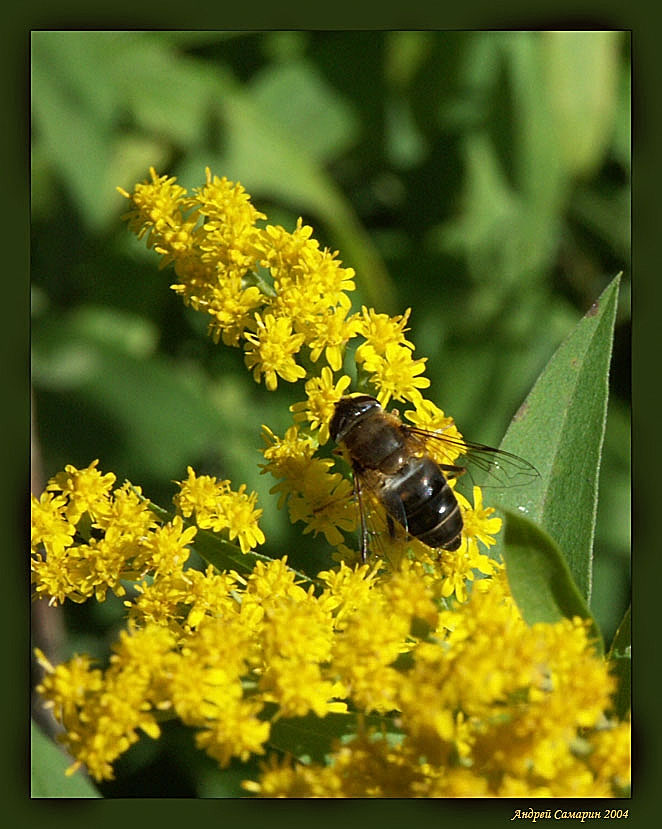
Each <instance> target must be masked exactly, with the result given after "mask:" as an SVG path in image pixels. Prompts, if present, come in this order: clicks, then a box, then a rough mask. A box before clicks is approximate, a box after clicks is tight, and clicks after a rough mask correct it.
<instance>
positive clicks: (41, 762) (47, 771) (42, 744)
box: [30, 722, 101, 798]
mask: <svg viewBox="0 0 662 829" xmlns="http://www.w3.org/2000/svg"><path fill="white" fill-rule="evenodd" d="M30 744H31V745H30V747H31V757H32V781H31V796H32V797H48V798H53V797H66V798H81V797H101V795H100V794H99V792H98V791H97V790H96V789H95V788H94V786H93V785H92V783H90V781H89V780H88V779H87V777H85V775H84V774H83V772H82V771H77V772H75V773H74V774H72V775H71V776H69V777H67V776H66V774H65V772H66V770H67V769H68V768H69V766H70V765H71V763H72V759H71V757H68V756H67V755H66V754H65V753H64V752H63V751H62V749H60V748H58V746H56V745H55V743H54V742H53V741H52V740H51V739H49V738H48V737H47V736H46V735H45V734H44V732H43V731H42V730H41V729H40V728H39V726H37V725H36V724H35V723H34V722H31V723H30Z"/></svg>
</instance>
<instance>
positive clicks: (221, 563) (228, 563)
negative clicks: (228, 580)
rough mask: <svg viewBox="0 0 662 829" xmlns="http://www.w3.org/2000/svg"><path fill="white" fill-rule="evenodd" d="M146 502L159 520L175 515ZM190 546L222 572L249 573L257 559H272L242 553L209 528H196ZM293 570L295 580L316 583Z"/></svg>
mask: <svg viewBox="0 0 662 829" xmlns="http://www.w3.org/2000/svg"><path fill="white" fill-rule="evenodd" d="M148 504H149V508H150V509H151V510H152V512H154V513H155V514H156V515H157V516H158V517H159V518H160V519H161V521H171V520H172V518H173V516H174V515H175V513H174V512H170V511H168V510H165V509H163V507H160V506H159V505H158V504H155V503H154V502H153V501H148ZM184 523H185V525H186V526H187V527H192V526H195V524H194V523H193V522H192V521H184ZM191 546H192V547H193V548H194V550H195V551H196V553H198V555H200V556H201V557H202V558H203V559H204V560H205V561H206V562H207V564H211V565H213V566H214V567H215V568H216V569H217V570H218V571H219V572H223V570H235V571H236V572H238V573H247V574H250V573H252V572H253V570H254V569H255V565H256V564H257V563H258V562H259V561H261V562H263V563H265V564H268V563H269V562H271V561H273V559H272V558H269V556H265V555H262V553H256V552H253V551H252V550H249V552H247V553H242V551H241V548H240V547H239V545H238V544H234V543H233V542H232V541H226V540H225V539H224V538H221V536H220V535H218V534H217V533H213V532H211V531H210V530H201V529H199V528H198V532H197V533H196V535H195V538H194V539H193V542H192V544H191ZM290 569H292V568H290ZM293 572H294V574H295V576H296V577H297V581H300V582H306V583H307V584H309V585H310V584H316V582H315V581H314V579H311V578H310V577H309V576H306V575H305V573H301V572H299V571H298V570H293Z"/></svg>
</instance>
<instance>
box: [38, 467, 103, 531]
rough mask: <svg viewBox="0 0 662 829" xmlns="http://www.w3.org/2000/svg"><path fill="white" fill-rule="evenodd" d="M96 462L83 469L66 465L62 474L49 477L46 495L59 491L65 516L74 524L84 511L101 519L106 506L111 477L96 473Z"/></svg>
mask: <svg viewBox="0 0 662 829" xmlns="http://www.w3.org/2000/svg"><path fill="white" fill-rule="evenodd" d="M98 463H99V461H98V460H96V461H92V463H91V464H90V465H89V466H88V467H87V469H80V470H79V469H76V467H75V466H72V465H71V464H67V466H65V468H64V471H63V472H59V473H58V474H57V475H56V476H55V477H54V478H52V479H51V480H50V481H49V483H48V486H47V487H46V489H47V490H48V491H49V492H61V493H62V494H63V495H64V497H65V498H66V499H67V507H66V509H65V515H66V517H67V519H68V520H69V521H71V522H72V523H74V524H76V523H78V521H79V520H80V518H81V516H82V515H83V513H85V512H88V513H89V514H90V515H91V516H92V518H97V517H98V516H102V515H103V513H104V512H105V510H106V509H107V507H108V495H109V493H110V490H111V488H112V486H113V484H114V483H115V475H114V474H113V473H112V472H109V473H108V474H107V475H102V474H101V472H99V471H98V470H97V468H96V467H97V464H98Z"/></svg>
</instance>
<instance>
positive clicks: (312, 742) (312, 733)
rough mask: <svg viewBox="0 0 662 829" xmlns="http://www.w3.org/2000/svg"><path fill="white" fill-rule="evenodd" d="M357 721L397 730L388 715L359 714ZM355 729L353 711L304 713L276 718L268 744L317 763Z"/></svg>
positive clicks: (375, 727) (394, 731)
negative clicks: (286, 717)
mask: <svg viewBox="0 0 662 829" xmlns="http://www.w3.org/2000/svg"><path fill="white" fill-rule="evenodd" d="M361 722H362V724H363V726H364V727H372V728H374V729H375V731H386V732H388V733H389V734H392V735H397V734H398V733H399V732H398V731H397V729H396V728H395V726H394V724H393V720H392V719H390V718H389V717H380V716H376V715H373V716H362V717H361ZM358 731H359V722H358V716H357V715H356V714H353V713H349V712H348V713H330V714H327V715H326V716H325V717H318V716H316V715H315V714H307V715H306V716H305V717H291V718H288V719H280V720H276V721H275V722H274V724H273V726H272V728H271V734H270V737H269V743H270V745H272V746H273V747H274V748H277V749H279V750H281V751H285V752H287V753H289V754H292V755H294V756H295V757H298V758H300V759H301V758H305V759H310V760H312V761H314V762H318V763H321V762H324V759H325V757H326V755H328V754H329V753H330V752H331V751H332V749H333V743H334V742H335V741H336V740H342V739H343V738H349V737H352V736H353V735H355V734H357V733H358Z"/></svg>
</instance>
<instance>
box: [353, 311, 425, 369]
mask: <svg viewBox="0 0 662 829" xmlns="http://www.w3.org/2000/svg"><path fill="white" fill-rule="evenodd" d="M410 313H411V308H408V309H407V310H406V311H405V313H404V314H402V315H401V316H396V317H389V315H388V314H378V313H377V312H376V311H374V310H373V309H372V308H366V307H365V305H364V306H363V307H362V308H361V315H360V317H359V318H358V320H357V323H358V325H357V327H358V333H359V334H361V336H362V337H364V339H365V342H364V343H362V344H361V345H360V346H359V347H358V348H357V349H356V358H355V359H356V362H357V363H363V362H364V361H365V360H366V359H367V358H368V356H370V355H379V356H383V355H384V354H385V353H386V349H387V348H388V346H389V345H404V346H406V347H407V348H410V349H411V350H412V351H413V350H414V345H413V343H411V342H409V340H406V339H405V336H404V333H405V331H407V330H408V329H407V328H406V327H405V326H406V325H407V320H408V319H409V315H410Z"/></svg>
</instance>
